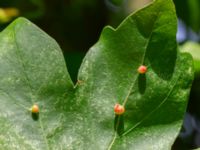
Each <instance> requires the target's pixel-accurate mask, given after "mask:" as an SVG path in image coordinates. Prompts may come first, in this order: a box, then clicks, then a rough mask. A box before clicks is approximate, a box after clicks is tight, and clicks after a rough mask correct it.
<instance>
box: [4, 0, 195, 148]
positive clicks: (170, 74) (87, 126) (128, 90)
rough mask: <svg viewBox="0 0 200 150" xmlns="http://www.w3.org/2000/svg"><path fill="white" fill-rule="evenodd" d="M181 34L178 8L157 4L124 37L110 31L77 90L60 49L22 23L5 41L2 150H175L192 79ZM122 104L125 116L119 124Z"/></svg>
mask: <svg viewBox="0 0 200 150" xmlns="http://www.w3.org/2000/svg"><path fill="white" fill-rule="evenodd" d="M176 26H177V24H176V15H175V9H174V5H173V3H172V1H171V0H165V1H163V0H156V1H155V2H153V3H151V4H150V5H148V6H147V7H145V8H143V9H141V10H139V11H137V12H136V13H134V14H132V15H130V16H129V17H127V18H126V19H125V20H124V21H123V22H122V24H121V25H119V27H118V28H117V29H113V28H111V27H106V28H104V30H103V31H102V34H101V37H100V39H99V41H98V42H97V43H96V44H95V45H94V46H93V47H92V48H91V49H90V50H89V52H88V53H87V55H86V57H85V58H84V60H83V63H82V65H81V67H80V70H79V74H78V82H77V84H76V85H75V86H74V85H73V83H72V81H71V79H70V77H69V74H68V72H67V69H66V65H65V62H64V58H63V56H62V53H61V50H60V48H59V46H58V45H57V44H56V42H55V41H54V40H53V39H51V38H50V37H49V36H48V35H46V34H45V33H44V32H42V31H41V30H40V29H38V28H37V27H36V26H35V25H33V24H32V23H30V22H29V21H27V20H26V19H23V18H20V19H17V20H16V21H15V22H13V23H12V24H11V25H10V26H9V27H7V28H6V29H5V30H4V31H3V32H1V33H0V57H1V58H0V68H1V70H0V78H1V80H0V85H1V88H0V103H1V105H0V109H1V113H0V125H1V128H0V133H1V135H0V149H8V150H9V149H10V150H11V149H12V150H13V149H19V150H27V149H29V150H36V149H37V150H61V149H66V150H70V149H87V150H88V149H91V150H94V149H98V150H101V149H102V150H106V149H107V150H110V149H113V150H115V149H116V150H118V149H124V150H128V149H130V150H132V149H136V150H138V149H141V150H145V149H147V150H161V149H170V148H171V145H172V144H173V142H174V140H175V138H176V136H177V134H178V133H179V130H180V127H181V124H182V119H183V115H184V112H185V108H186V104H187V98H188V95H189V91H190V86H191V82H192V79H193V68H192V58H191V57H190V55H188V54H180V53H179V52H178V51H177V44H176ZM140 65H146V66H147V67H148V71H147V73H146V74H145V75H140V74H138V72H137V68H138V67H139V66H140ZM116 103H120V104H123V105H124V106H125V109H126V112H125V114H124V115H123V116H121V119H119V121H115V114H114V112H113V107H114V105H115V104H116ZM33 104H38V105H39V107H40V113H39V115H38V117H39V118H37V119H36V120H34V119H33V118H32V117H31V113H30V111H29V110H28V109H29V108H30V107H31V106H32V105H33ZM116 127H117V130H118V129H120V135H118V132H117V131H115V130H114V128H116ZM121 131H123V132H122V133H121Z"/></svg>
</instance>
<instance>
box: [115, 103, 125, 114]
mask: <svg viewBox="0 0 200 150" xmlns="http://www.w3.org/2000/svg"><path fill="white" fill-rule="evenodd" d="M114 112H115V114H116V115H122V114H123V113H124V112H125V108H124V106H123V105H120V104H115V106H114Z"/></svg>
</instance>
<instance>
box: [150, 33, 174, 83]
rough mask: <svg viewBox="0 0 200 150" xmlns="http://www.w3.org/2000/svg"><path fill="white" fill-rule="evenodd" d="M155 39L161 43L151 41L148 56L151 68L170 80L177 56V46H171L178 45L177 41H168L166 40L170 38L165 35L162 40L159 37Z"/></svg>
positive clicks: (164, 78)
mask: <svg viewBox="0 0 200 150" xmlns="http://www.w3.org/2000/svg"><path fill="white" fill-rule="evenodd" d="M155 36H156V35H155ZM155 39H156V38H155ZM155 39H154V40H155ZM155 41H159V43H158V42H154V41H152V42H151V45H150V46H149V47H148V49H147V58H148V60H149V62H150V65H151V68H152V69H153V71H154V72H155V73H156V74H157V75H158V76H159V77H160V78H162V79H163V80H170V79H171V77H172V75H173V72H174V67H175V63H176V58H177V51H176V48H177V47H170V46H171V45H176V43H173V42H171V41H170V42H168V43H166V41H169V40H168V39H167V38H166V39H165V38H164V37H163V39H162V40H158V39H157V40H155ZM172 41H173V40H172Z"/></svg>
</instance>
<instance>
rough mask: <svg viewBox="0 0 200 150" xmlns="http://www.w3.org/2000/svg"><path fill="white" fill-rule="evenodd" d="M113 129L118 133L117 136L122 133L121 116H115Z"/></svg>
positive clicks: (122, 123)
mask: <svg viewBox="0 0 200 150" xmlns="http://www.w3.org/2000/svg"><path fill="white" fill-rule="evenodd" d="M114 129H115V131H116V132H117V133H118V135H119V136H120V135H122V134H123V133H124V116H123V115H115V120H114Z"/></svg>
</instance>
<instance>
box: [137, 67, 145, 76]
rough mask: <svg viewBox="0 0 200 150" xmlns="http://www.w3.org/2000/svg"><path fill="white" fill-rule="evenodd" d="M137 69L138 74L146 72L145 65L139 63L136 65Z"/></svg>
mask: <svg viewBox="0 0 200 150" xmlns="http://www.w3.org/2000/svg"><path fill="white" fill-rule="evenodd" d="M137 71H138V73H139V74H145V73H146V72H147V67H146V66H144V65H141V66H140V67H138V70H137Z"/></svg>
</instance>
